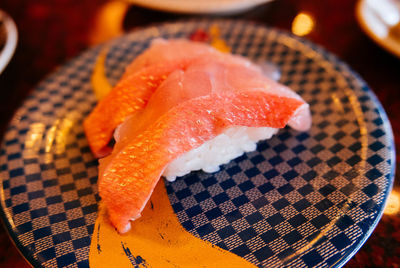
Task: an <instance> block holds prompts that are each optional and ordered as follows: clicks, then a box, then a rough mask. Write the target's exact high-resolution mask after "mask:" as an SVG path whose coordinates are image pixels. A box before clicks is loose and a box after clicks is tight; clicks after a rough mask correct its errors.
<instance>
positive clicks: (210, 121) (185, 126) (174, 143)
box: [99, 91, 304, 233]
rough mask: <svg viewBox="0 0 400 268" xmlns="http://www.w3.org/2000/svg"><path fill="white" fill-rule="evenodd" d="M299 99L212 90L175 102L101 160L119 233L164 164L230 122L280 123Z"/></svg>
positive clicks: (104, 194) (102, 183) (106, 197)
mask: <svg viewBox="0 0 400 268" xmlns="http://www.w3.org/2000/svg"><path fill="white" fill-rule="evenodd" d="M302 105H304V102H303V101H301V100H298V99H294V98H288V97H283V96H277V95H273V94H269V93H266V92H263V91H242V92H238V91H236V92H230V91H226V92H223V93H212V94H209V95H206V96H202V97H198V98H194V99H191V100H189V101H186V102H184V103H183V104H181V105H177V106H175V107H174V108H172V109H170V110H169V111H168V112H167V113H166V114H164V115H163V116H161V117H160V118H159V119H158V120H157V121H156V122H155V123H153V124H152V125H151V126H149V127H148V128H147V129H146V131H144V132H142V133H141V134H139V135H137V136H136V137H131V138H132V139H131V140H130V141H129V142H128V143H127V145H126V146H125V147H124V148H122V149H120V150H119V151H117V152H115V153H113V154H111V155H110V156H108V157H106V158H105V159H102V160H100V165H101V166H102V169H101V171H100V172H101V173H100V177H99V191H100V195H101V198H102V200H103V201H104V203H105V205H106V207H107V209H108V214H109V216H110V220H111V222H112V224H113V225H114V226H115V227H116V228H117V230H118V231H119V232H120V233H124V232H127V231H128V230H129V229H130V221H131V220H134V219H137V218H138V217H140V214H141V211H142V210H143V208H144V206H145V204H146V203H147V201H148V199H149V197H150V195H151V193H152V191H153V189H154V187H155V185H156V184H157V182H158V180H159V178H160V176H161V174H162V173H163V171H164V169H165V167H166V166H167V165H168V163H170V162H171V161H172V160H173V159H175V158H176V157H178V156H179V155H181V154H183V153H185V152H188V151H190V150H192V149H194V148H196V147H198V146H200V145H201V144H202V143H204V142H205V141H207V140H210V139H212V138H214V137H216V136H217V135H219V134H220V133H222V131H224V130H225V129H226V128H227V127H230V126H249V127H273V128H282V127H284V126H285V125H286V124H287V122H288V121H289V120H290V118H291V117H292V115H293V114H294V113H295V112H296V110H297V109H298V108H299V107H300V106H302Z"/></svg>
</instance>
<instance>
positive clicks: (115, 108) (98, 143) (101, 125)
mask: <svg viewBox="0 0 400 268" xmlns="http://www.w3.org/2000/svg"><path fill="white" fill-rule="evenodd" d="M205 58H208V59H210V60H211V59H214V58H230V60H231V61H232V60H235V61H237V62H241V63H243V64H246V65H248V67H249V68H254V69H257V68H258V67H256V66H255V65H253V64H251V63H250V62H249V61H247V60H246V59H244V58H242V57H239V56H232V55H228V54H225V53H221V52H219V51H217V50H215V49H214V48H212V47H210V46H208V45H206V44H203V43H198V42H191V41H188V40H184V39H176V40H170V41H166V40H164V39H156V40H155V41H153V42H152V45H151V46H150V48H149V49H147V50H146V51H145V52H144V53H143V54H141V55H140V56H138V57H137V58H136V59H135V60H134V61H133V62H132V63H131V64H130V65H128V67H127V68H126V71H125V73H124V75H123V77H122V79H121V81H120V82H119V83H118V84H117V85H116V86H115V87H114V88H113V89H112V91H111V92H110V93H109V94H108V95H107V96H106V97H105V98H103V99H102V100H101V101H99V103H98V104H97V106H96V107H95V109H94V110H93V111H92V112H91V113H90V115H89V116H88V117H87V118H86V120H85V122H84V129H85V134H86V136H87V139H88V142H89V146H90V148H91V150H92V152H93V154H94V155H95V156H96V157H98V158H100V157H104V156H106V155H107V154H109V153H110V152H111V148H110V147H109V146H108V143H109V142H110V140H111V138H112V135H113V132H114V130H115V128H116V127H117V126H118V125H119V124H121V123H122V122H123V121H124V120H125V118H126V117H127V116H128V115H131V114H134V113H136V112H139V111H140V110H142V109H143V108H144V107H145V106H146V103H147V101H148V100H149V98H150V97H151V95H152V94H153V92H154V91H155V90H156V89H157V88H158V86H159V85H160V84H161V83H162V82H163V81H164V79H165V78H166V77H167V76H168V75H169V74H170V73H171V72H172V71H175V70H179V69H185V68H186V67H187V66H188V65H190V64H192V63H193V62H194V61H196V59H205ZM232 58H233V59H232Z"/></svg>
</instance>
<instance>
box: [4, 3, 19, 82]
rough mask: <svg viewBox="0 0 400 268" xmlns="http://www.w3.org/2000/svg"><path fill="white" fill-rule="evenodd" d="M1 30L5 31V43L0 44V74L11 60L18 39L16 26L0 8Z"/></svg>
mask: <svg viewBox="0 0 400 268" xmlns="http://www.w3.org/2000/svg"><path fill="white" fill-rule="evenodd" d="M2 31H4V33H5V43H4V46H3V47H1V44H0V74H1V73H2V72H3V70H4V69H5V67H6V66H7V64H8V62H9V61H10V60H11V57H12V55H13V54H14V51H15V48H16V46H17V40H18V32H17V26H16V25H15V23H14V21H13V20H12V19H11V17H10V16H9V15H8V14H7V13H5V12H4V11H2V10H0V34H1V32H2ZM0 40H1V38H0Z"/></svg>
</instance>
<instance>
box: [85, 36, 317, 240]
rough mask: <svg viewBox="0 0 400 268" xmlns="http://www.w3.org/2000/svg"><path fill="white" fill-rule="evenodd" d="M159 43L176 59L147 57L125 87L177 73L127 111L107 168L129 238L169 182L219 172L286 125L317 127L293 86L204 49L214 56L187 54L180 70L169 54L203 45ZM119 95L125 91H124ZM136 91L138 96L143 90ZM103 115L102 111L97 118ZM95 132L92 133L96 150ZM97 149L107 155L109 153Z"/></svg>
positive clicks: (108, 194) (118, 221) (119, 222)
mask: <svg viewBox="0 0 400 268" xmlns="http://www.w3.org/2000/svg"><path fill="white" fill-rule="evenodd" d="M157 42H161V44H162V46H163V47H164V50H165V51H166V52H165V53H167V54H168V55H163V53H162V51H158V52H157V53H159V54H157V53H156V55H157V57H156V58H154V59H153V58H152V57H151V54H146V53H148V52H144V54H143V55H142V56H139V57H138V59H137V62H136V63H135V61H134V62H133V63H132V64H131V65H130V66H129V67H128V68H127V71H126V73H125V74H124V77H125V78H124V77H123V80H124V79H128V78H129V77H133V76H134V75H136V74H132V75H131V74H129V72H133V73H138V72H142V71H143V70H148V68H154V70H159V69H158V68H163V67H160V66H167V65H168V66H174V68H175V69H174V68H171V69H169V72H166V73H164V74H163V79H162V81H160V82H159V83H157V85H155V86H151V87H149V88H150V89H146V90H148V91H147V93H146V94H147V95H146V98H145V99H146V100H143V99H141V100H140V101H139V103H140V104H141V105H140V107H138V108H137V109H128V111H124V116H121V118H119V119H118V120H119V121H122V123H121V124H120V125H119V126H118V128H117V129H116V130H115V133H114V138H115V141H116V142H115V145H114V148H113V149H112V152H111V154H109V155H108V156H106V157H104V158H102V159H100V161H99V163H100V164H99V181H98V185H99V193H100V196H101V198H102V200H103V202H104V204H105V206H106V207H107V211H108V215H109V217H110V221H111V223H112V224H113V225H114V226H115V227H116V229H117V230H118V231H119V232H120V233H125V232H127V231H128V230H129V229H130V222H131V221H133V220H135V219H137V218H139V217H140V215H141V211H142V210H143V208H144V206H145V205H146V203H147V201H148V200H149V198H150V196H151V193H152V191H153V189H154V187H155V185H156V184H157V182H158V180H159V179H160V177H161V176H162V175H164V176H165V177H166V178H167V179H169V180H174V179H175V178H176V177H177V176H182V175H185V174H187V173H189V172H190V171H192V170H199V169H203V170H204V171H206V172H214V171H216V170H218V167H219V165H221V164H225V163H227V162H229V161H230V160H232V159H234V158H236V157H238V156H240V155H241V154H243V153H244V152H248V151H252V150H255V149H256V143H257V142H258V141H259V140H261V139H267V138H270V137H271V136H272V135H273V134H275V133H276V132H277V131H278V129H280V128H283V127H285V126H286V125H289V126H291V127H292V128H294V129H297V130H301V131H303V130H307V129H308V128H309V127H310V125H311V116H310V112H309V106H308V104H307V103H306V102H305V101H304V100H302V99H301V97H300V96H298V95H297V94H296V93H294V92H293V91H291V90H290V89H289V88H287V87H286V86H284V85H281V84H279V83H277V82H275V81H273V80H271V79H269V78H267V77H265V76H264V75H263V73H262V71H261V70H260V68H258V67H257V66H256V65H254V64H252V63H251V62H249V61H248V60H246V59H244V58H242V57H239V56H234V55H230V54H224V53H220V52H218V51H216V50H214V49H212V48H211V47H207V46H206V45H205V44H202V46H206V47H207V49H205V50H204V53H203V54H202V55H201V56H199V57H195V56H193V57H191V56H188V57H190V60H185V59H184V58H185V56H184V54H185V53H184V51H183V48H181V50H180V51H179V53H178V54H177V55H179V56H178V58H180V57H181V58H182V59H180V63H179V64H174V63H171V62H175V60H176V59H175V58H174V57H173V56H172V55H169V53H172V52H171V51H174V50H173V47H174V46H175V45H176V42H181V43H184V44H185V46H186V47H187V49H188V50H189V51H190V47H191V46H192V45H193V46H198V43H195V42H191V41H184V40H178V41H177V40H171V41H166V40H163V41H157ZM154 46H158V45H157V43H156V44H155V45H154ZM170 46H171V47H170ZM166 47H168V49H166ZM152 49H154V47H153V46H152V47H150V48H149V50H148V51H151V50H152ZM146 57H148V58H147V59H146ZM143 59H144V60H143ZM158 59H161V60H162V61H163V62H160V61H159V60H158ZM168 62H169V63H168ZM182 62H184V64H181V63H182ZM180 64H181V65H180ZM154 66H156V67H154ZM157 66H158V67H157ZM149 75H150V74H149ZM123 80H122V81H123ZM122 81H121V82H120V83H122ZM114 90H121V89H120V88H119V86H118V85H117V86H116V88H115V89H114ZM129 90H133V91H134V90H135V86H134V85H133V86H131V87H130V89H129ZM146 90H145V91H146ZM111 94H116V93H113V91H112V92H111V93H110V95H111ZM118 94H119V93H118ZM118 94H117V95H118ZM129 94H131V96H134V95H135V94H137V93H129ZM138 98H141V97H138ZM110 99H111V98H109V99H107V98H105V99H104V101H105V102H107V101H108V102H109V101H110ZM133 99H135V97H133ZM105 102H103V101H102V102H100V103H99V104H98V107H99V106H100V105H103V106H104V105H106V104H107V103H105ZM135 103H137V100H136V102H135ZM111 105H113V104H112V103H111ZM134 108H136V107H134ZM121 109H122V110H125V109H127V108H126V107H123V108H121ZM99 111H100V110H99V109H97V107H96V108H95V110H94V111H93V113H99ZM111 115H112V112H111ZM91 116H93V115H91ZM89 118H90V116H89ZM115 122H116V121H113V122H111V121H110V122H105V124H108V126H106V128H108V130H107V131H109V130H110V129H112V131H113V130H114V128H115V127H117V126H115V124H116V123H115ZM88 125H90V124H87V123H86V126H85V130H87V126H88ZM91 133H93V132H86V134H87V136H88V139H89V143H90V141H91V139H90V138H89V136H90V135H92V134H91ZM107 135H108V134H107ZM107 139H108V138H107ZM104 140H106V139H103V144H104ZM107 143H108V141H107ZM91 148H92V149H93V148H95V149H96V148H97V149H100V151H101V150H102V149H103V148H104V147H101V146H98V147H96V146H92V145H91ZM97 149H96V150H97ZM96 152H97V155H102V153H99V151H94V153H95V154H96Z"/></svg>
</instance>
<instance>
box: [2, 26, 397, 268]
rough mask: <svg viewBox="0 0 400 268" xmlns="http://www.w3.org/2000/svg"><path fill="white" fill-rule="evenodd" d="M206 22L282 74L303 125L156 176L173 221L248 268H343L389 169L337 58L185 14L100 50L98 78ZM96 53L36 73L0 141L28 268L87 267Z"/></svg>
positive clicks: (8, 215)
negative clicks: (209, 164)
mask: <svg viewBox="0 0 400 268" xmlns="http://www.w3.org/2000/svg"><path fill="white" fill-rule="evenodd" d="M211 27H214V28H215V27H218V28H219V30H220V37H221V38H223V39H224V40H226V43H227V45H228V46H229V47H231V48H232V51H233V52H234V53H237V54H242V55H245V56H246V57H249V58H250V59H252V60H254V61H255V62H262V61H267V62H271V63H273V64H276V65H277V66H278V67H279V69H280V71H281V82H283V83H285V84H287V85H288V86H290V87H291V88H292V89H293V90H295V91H296V92H297V93H299V94H300V95H301V96H302V97H303V98H304V99H305V100H306V101H307V102H308V103H309V104H310V106H311V112H312V116H313V125H312V128H311V130H310V131H308V132H297V131H294V130H292V129H289V128H285V129H283V130H281V131H280V132H279V133H278V134H277V135H276V136H275V137H273V138H272V139H270V140H268V141H263V142H260V143H259V145H258V148H257V151H255V152H252V153H248V154H245V155H243V156H241V157H239V158H237V159H235V160H234V161H232V162H231V163H229V164H227V165H225V166H223V167H222V169H221V171H219V172H217V173H214V174H206V173H202V172H193V173H191V174H189V175H186V176H184V177H182V178H179V179H177V180H176V181H175V182H172V183H169V182H165V186H166V189H167V193H168V197H169V200H170V203H171V206H172V208H173V209H174V211H175V213H176V215H177V218H178V219H179V221H180V223H181V224H182V226H183V227H184V228H185V229H186V230H187V231H188V232H190V233H192V234H193V235H195V236H197V237H200V238H201V239H203V240H207V241H210V242H211V243H213V244H215V245H217V246H218V247H220V248H222V249H225V250H228V251H230V252H233V253H234V254H237V255H239V256H241V257H243V258H245V259H246V260H248V261H249V262H251V263H254V264H255V265H259V266H264V267H274V266H281V265H288V266H291V267H312V266H316V265H318V266H332V267H339V266H342V265H343V264H344V263H345V262H346V261H347V260H348V259H349V258H350V257H351V256H352V255H354V254H355V252H356V251H357V250H358V249H359V248H360V247H361V246H362V244H363V243H364V242H365V241H366V239H367V238H368V237H369V235H370V234H371V233H372V231H373V229H374V227H375V226H376V224H377V223H378V221H379V219H380V217H381V216H382V213H383V209H384V206H385V203H386V200H387V197H388V194H389V192H390V190H391V187H392V183H393V175H394V174H393V173H394V163H395V161H394V158H395V154H394V147H393V136H392V130H391V126H390V123H389V121H388V119H387V116H386V114H385V112H384V110H383V108H382V106H381V104H380V103H379V102H378V100H377V98H376V97H375V95H374V94H373V92H372V91H371V90H370V89H369V87H368V86H367V85H366V83H365V82H364V81H363V80H362V79H361V78H360V77H359V76H358V75H357V74H356V73H354V72H352V71H351V70H350V69H349V67H348V66H347V65H346V64H344V63H343V62H341V61H340V60H338V59H337V58H336V57H335V56H333V55H332V54H330V53H328V52H327V51H325V50H324V49H322V48H321V47H319V46H317V45H315V44H312V43H310V42H309V41H306V40H303V39H300V38H298V37H294V36H292V35H290V34H288V33H286V32H282V31H279V30H276V29H273V28H268V27H264V26H261V25H257V24H253V23H249V22H245V21H232V20H189V21H183V22H177V23H170V24H162V25H159V26H153V27H149V28H146V29H143V30H140V31H136V32H133V33H130V34H127V35H125V36H123V37H121V38H119V39H116V40H113V41H110V42H109V43H107V44H105V45H107V46H109V53H108V55H107V58H106V63H105V65H106V74H107V79H108V80H109V81H110V83H112V84H115V83H116V82H117V80H118V78H119V77H120V76H121V75H122V73H123V70H124V67H125V66H126V65H127V64H128V63H129V62H130V61H132V59H134V58H135V56H137V55H138V54H139V53H141V52H142V51H143V50H144V49H145V48H147V47H148V46H149V43H150V41H151V40H152V39H153V38H155V37H160V36H161V37H165V38H176V37H183V38H186V37H188V36H190V35H191V33H193V32H195V31H196V30H197V29H209V28H211ZM102 49H103V46H99V47H95V48H92V49H90V50H88V51H86V52H84V53H83V54H81V55H80V56H79V57H77V58H75V59H73V60H71V61H70V62H68V63H67V64H66V65H64V66H63V67H61V68H60V69H58V70H57V71H56V72H55V73H53V74H52V75H50V76H49V77H48V78H47V79H45V80H44V81H42V82H41V83H40V84H39V85H38V86H37V88H36V90H35V91H34V92H33V94H32V95H31V96H30V97H28V98H27V100H26V101H25V102H24V104H23V105H22V107H21V108H20V109H19V110H18V111H17V113H16V114H15V116H14V118H13V120H12V121H11V123H10V126H9V128H8V130H7V132H6V133H5V136H4V140H3V142H2V147H1V148H2V149H1V152H0V165H1V178H2V184H1V208H2V216H3V218H4V221H5V222H6V225H7V228H8V230H9V233H10V234H11V236H12V238H13V239H14V241H15V244H16V245H17V246H18V248H19V249H20V250H21V251H22V253H23V254H24V256H25V257H26V258H27V259H28V260H29V261H30V262H31V263H32V264H33V265H34V266H35V267H54V266H56V265H58V266H64V265H77V266H78V267H87V266H88V254H89V246H90V241H91V234H92V233H93V227H94V223H95V220H96V217H97V204H98V201H99V196H98V191H97V184H96V183H97V160H95V159H94V158H93V156H92V154H91V152H90V149H89V147H88V143H87V141H86V138H85V135H84V132H83V127H82V120H83V119H84V118H85V116H86V115H88V113H89V112H90V110H91V109H92V108H93V107H94V105H95V102H96V100H95V97H94V94H93V91H92V87H91V83H90V77H91V74H92V70H93V67H94V63H95V61H96V58H97V56H98V54H99V53H100V51H102ZM133 262H134V260H133Z"/></svg>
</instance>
